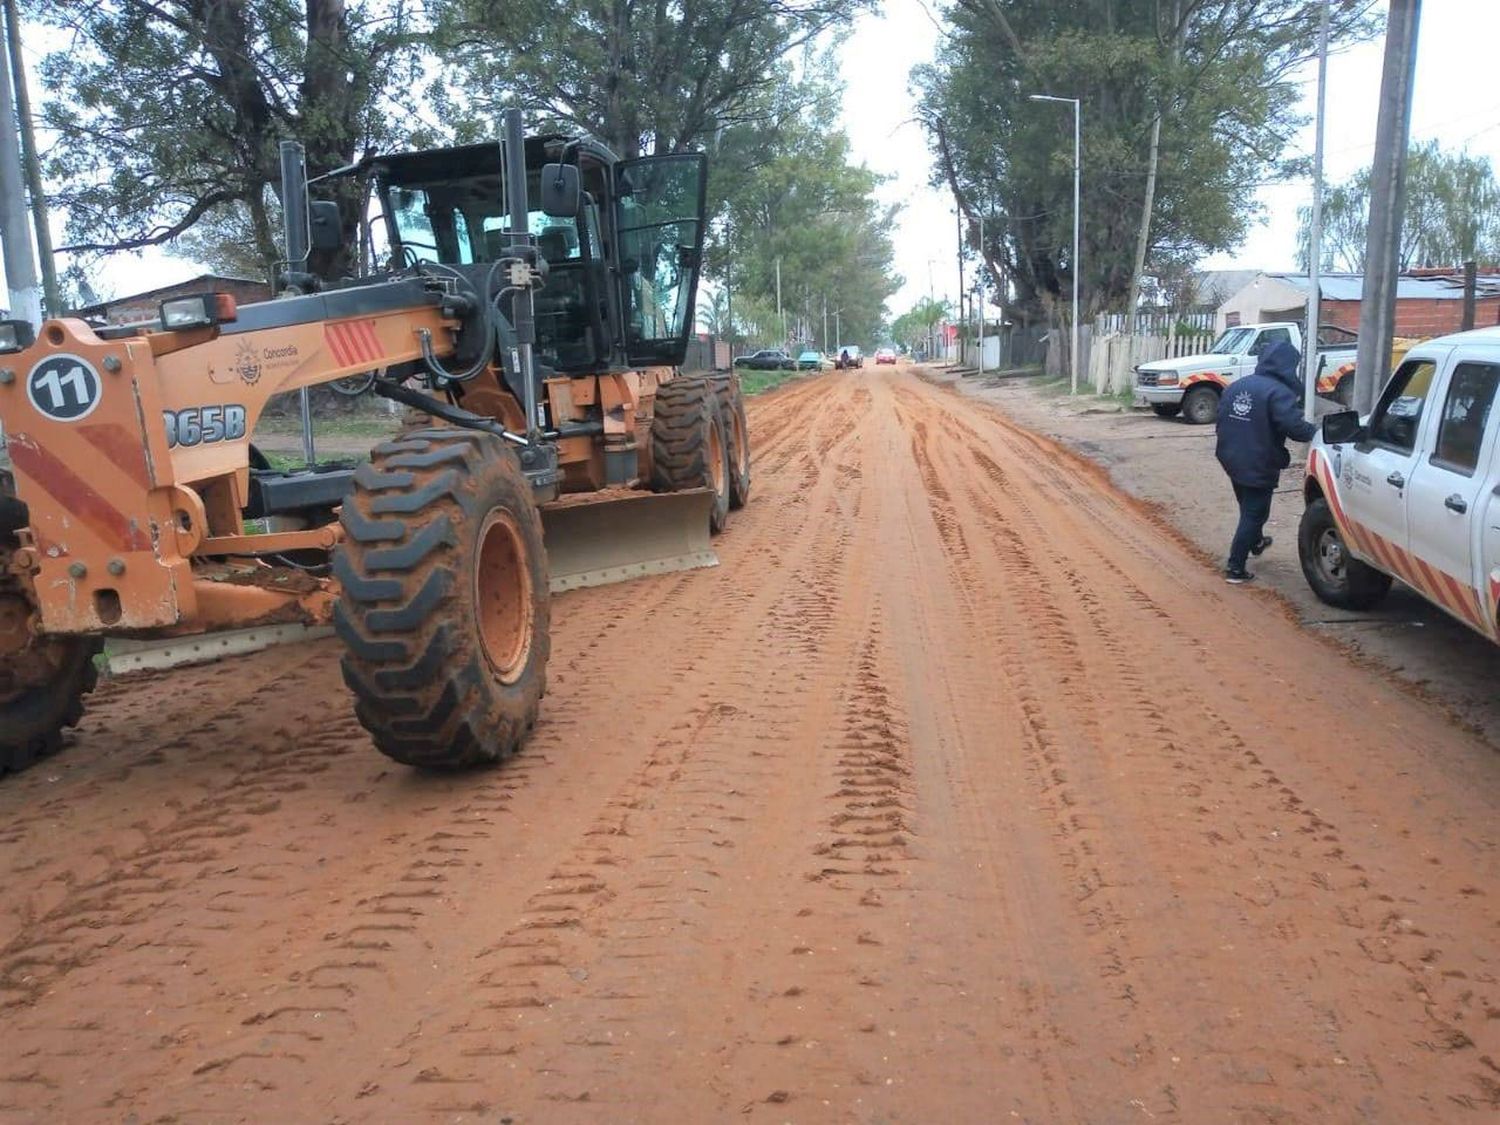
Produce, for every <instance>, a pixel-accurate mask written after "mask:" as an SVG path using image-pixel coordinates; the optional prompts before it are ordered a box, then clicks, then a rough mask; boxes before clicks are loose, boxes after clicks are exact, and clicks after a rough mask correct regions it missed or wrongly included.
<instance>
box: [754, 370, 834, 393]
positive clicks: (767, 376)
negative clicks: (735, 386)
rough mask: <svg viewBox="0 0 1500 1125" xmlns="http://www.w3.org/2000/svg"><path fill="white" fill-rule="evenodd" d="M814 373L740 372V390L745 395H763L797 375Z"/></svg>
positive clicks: (813, 373) (812, 373)
mask: <svg viewBox="0 0 1500 1125" xmlns="http://www.w3.org/2000/svg"><path fill="white" fill-rule="evenodd" d="M815 374H817V372H814V371H744V370H741V371H740V390H742V391H744V393H745V394H747V395H758V394H763V393H764V392H766V391H769V390H773V389H774V388H776V387H779V386H781V384H782V383H785V382H786V381H787V380H789V379H795V378H797V376H799V375H815Z"/></svg>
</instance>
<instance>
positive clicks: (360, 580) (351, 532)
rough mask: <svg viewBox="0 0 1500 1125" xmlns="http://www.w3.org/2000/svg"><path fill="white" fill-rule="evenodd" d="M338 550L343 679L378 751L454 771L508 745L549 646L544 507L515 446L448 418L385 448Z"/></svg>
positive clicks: (536, 689) (374, 457)
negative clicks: (444, 423) (535, 497)
mask: <svg viewBox="0 0 1500 1125" xmlns="http://www.w3.org/2000/svg"><path fill="white" fill-rule="evenodd" d="M342 524H343V528H344V541H343V543H342V544H341V545H340V547H339V549H338V550H337V551H336V552H335V554H334V561H333V573H334V576H335V577H336V578H337V579H338V581H339V585H340V590H339V601H338V604H337V606H336V607H335V609H334V626H335V628H336V630H337V631H338V634H339V636H340V637H341V638H342V639H343V641H344V645H345V653H344V658H343V672H344V682H345V683H347V684H348V685H349V689H350V690H351V691H352V692H353V693H354V698H355V714H356V715H357V716H358V718H359V721H360V723H361V724H362V725H363V726H364V728H365V729H366V730H367V731H369V732H370V735H371V737H372V738H373V739H374V742H375V747H376V749H378V750H379V751H380V752H381V753H382V754H385V755H386V756H387V757H389V758H393V759H394V760H396V761H398V762H402V763H404V764H406V765H411V766H419V767H425V768H429V769H456V768H462V767H466V766H475V765H482V764H486V763H490V762H498V761H500V760H502V759H504V758H506V757H508V756H509V755H510V754H512V753H513V752H514V751H515V750H516V749H517V748H518V747H519V746H520V745H521V742H522V741H523V740H524V739H525V737H526V735H527V733H528V732H529V731H530V729H531V727H532V724H533V723H534V722H535V721H536V716H537V711H538V709H539V708H540V706H541V699H542V693H543V691H544V690H545V688H546V673H547V656H548V652H549V648H550V641H549V625H550V620H551V618H550V603H549V599H548V588H547V556H546V553H545V550H544V548H543V545H542V523H541V516H540V514H539V513H538V512H537V508H536V504H535V503H534V502H533V500H532V496H531V485H530V484H529V483H528V482H527V480H526V477H525V476H524V474H522V472H521V467H520V464H519V462H518V461H517V460H516V457H515V454H514V453H512V452H511V451H510V450H509V449H508V448H507V447H506V446H504V445H503V444H501V442H500V441H499V439H497V438H494V437H492V436H490V435H489V434H481V433H476V432H474V431H472V430H462V429H457V428H453V427H447V426H429V427H428V428H426V429H420V430H412V431H410V432H408V433H406V434H403V435H401V436H400V437H398V438H397V439H395V440H393V441H390V442H386V443H385V444H383V445H379V446H376V447H375V449H374V450H373V451H372V453H371V455H370V461H369V463H368V464H366V465H362V466H360V468H359V469H358V470H357V471H356V472H355V474H354V486H353V490H352V492H351V493H350V495H349V497H348V499H346V500H345V502H344V509H343V516H342Z"/></svg>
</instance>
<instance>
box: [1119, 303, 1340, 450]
mask: <svg viewBox="0 0 1500 1125" xmlns="http://www.w3.org/2000/svg"><path fill="white" fill-rule="evenodd" d="M1318 338H1319V340H1320V347H1319V348H1318V393H1319V394H1326V395H1330V396H1333V395H1335V394H1336V391H1337V388H1338V385H1339V382H1340V380H1341V379H1342V378H1344V377H1346V376H1350V373H1351V372H1353V370H1354V353H1355V349H1356V344H1357V340H1356V337H1355V334H1354V333H1353V332H1349V331H1347V330H1345V329H1343V328H1336V327H1334V326H1333V325H1330V324H1325V325H1324V326H1323V327H1322V328H1321V329H1320V330H1319V332H1318ZM1283 342H1285V343H1289V344H1291V345H1292V346H1293V347H1294V348H1296V349H1297V351H1298V352H1301V351H1302V329H1301V327H1300V326H1299V325H1297V324H1294V323H1293V322H1291V321H1279V322H1274V323H1268V324H1242V325H1239V326H1238V327H1235V328H1230V329H1228V330H1226V331H1225V332H1224V334H1223V335H1222V336H1220V337H1219V338H1218V339H1217V340H1215V341H1214V343H1213V346H1212V347H1210V348H1209V350H1208V351H1207V352H1204V353H1203V354H1202V355H1187V356H1182V357H1180V358H1178V359H1157V360H1152V361H1151V362H1149V363H1143V364H1141V365H1140V366H1139V367H1137V368H1136V369H1135V390H1136V394H1137V395H1139V396H1140V397H1141V398H1143V399H1145V401H1146V402H1147V403H1148V404H1149V405H1150V407H1151V409H1152V410H1154V411H1156V413H1157V414H1159V415H1161V416H1162V417H1163V418H1175V417H1176V416H1177V415H1178V414H1181V415H1182V416H1183V417H1184V418H1185V419H1187V421H1189V422H1192V423H1193V424H1194V425H1199V426H1203V425H1207V424H1208V423H1210V422H1212V421H1213V420H1214V419H1215V418H1216V417H1218V414H1219V396H1220V395H1221V394H1223V392H1224V388H1225V387H1227V386H1228V385H1229V384H1230V383H1232V382H1234V381H1235V380H1236V379H1238V378H1240V377H1242V376H1244V375H1249V374H1250V373H1251V372H1252V371H1254V370H1255V361H1256V360H1257V359H1258V358H1259V356H1260V353H1261V352H1263V351H1265V349H1266V348H1269V347H1270V346H1271V345H1272V344H1277V343H1283ZM1346 386H1352V383H1350V384H1346Z"/></svg>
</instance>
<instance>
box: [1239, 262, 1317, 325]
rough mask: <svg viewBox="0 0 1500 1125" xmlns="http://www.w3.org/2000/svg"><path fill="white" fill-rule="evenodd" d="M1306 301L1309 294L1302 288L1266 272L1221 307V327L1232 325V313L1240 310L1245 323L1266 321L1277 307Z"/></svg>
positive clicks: (1285, 307) (1298, 304)
mask: <svg viewBox="0 0 1500 1125" xmlns="http://www.w3.org/2000/svg"><path fill="white" fill-rule="evenodd" d="M1306 303H1307V294H1306V293H1305V292H1304V291H1303V290H1302V289H1300V288H1298V287H1297V286H1295V285H1288V284H1287V283H1286V282H1285V281H1283V280H1281V278H1279V277H1271V276H1270V275H1269V274H1264V273H1263V274H1261V275H1260V276H1259V277H1257V278H1256V279H1255V280H1254V281H1252V282H1251V283H1250V284H1249V285H1247V286H1245V287H1244V288H1243V289H1241V290H1240V291H1239V292H1238V293H1235V294H1234V295H1233V296H1231V297H1230V298H1229V299H1228V300H1227V301H1225V302H1224V303H1223V304H1222V305H1220V306H1219V311H1218V317H1217V322H1218V328H1219V331H1220V332H1222V331H1224V329H1225V328H1227V327H1228V326H1229V314H1230V313H1235V312H1237V313H1239V314H1240V321H1239V322H1240V323H1241V324H1254V323H1256V322H1257V321H1260V320H1265V319H1266V318H1267V316H1268V314H1269V313H1270V312H1271V311H1272V310H1274V309H1288V308H1293V307H1298V308H1300V307H1302V306H1303V305H1305V304H1306Z"/></svg>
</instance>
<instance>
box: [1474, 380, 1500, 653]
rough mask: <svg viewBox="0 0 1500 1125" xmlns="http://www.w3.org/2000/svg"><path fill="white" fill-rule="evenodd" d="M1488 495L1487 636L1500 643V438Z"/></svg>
mask: <svg viewBox="0 0 1500 1125" xmlns="http://www.w3.org/2000/svg"><path fill="white" fill-rule="evenodd" d="M1497 413H1500V411H1493V410H1492V411H1491V412H1490V414H1491V417H1490V427H1491V428H1492V429H1495V430H1497V431H1500V419H1496V418H1495V417H1494V415H1495V414H1497ZM1485 488H1486V489H1487V491H1486V492H1485V494H1484V495H1482V496H1481V497H1480V498H1479V502H1480V504H1481V505H1483V508H1484V511H1483V513H1482V514H1481V515H1480V517H1479V526H1480V540H1479V565H1480V568H1481V574H1480V577H1481V578H1482V579H1483V580H1484V586H1483V587H1482V590H1483V593H1484V598H1483V600H1484V605H1485V614H1486V616H1485V632H1487V633H1488V634H1489V635H1490V636H1491V637H1492V638H1494V639H1495V640H1497V641H1500V436H1497V438H1496V439H1495V440H1494V442H1493V444H1492V445H1491V446H1490V475H1489V479H1488V480H1486V481H1485Z"/></svg>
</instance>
